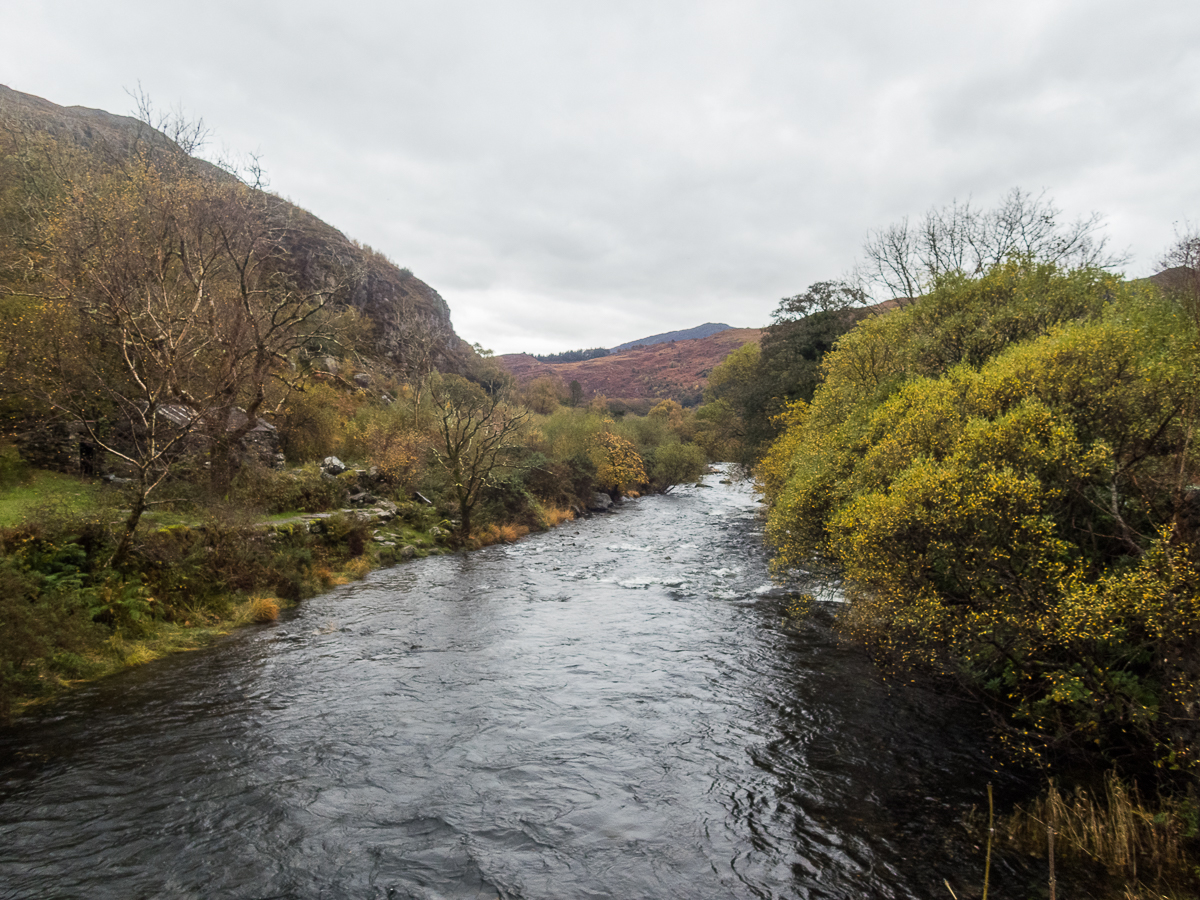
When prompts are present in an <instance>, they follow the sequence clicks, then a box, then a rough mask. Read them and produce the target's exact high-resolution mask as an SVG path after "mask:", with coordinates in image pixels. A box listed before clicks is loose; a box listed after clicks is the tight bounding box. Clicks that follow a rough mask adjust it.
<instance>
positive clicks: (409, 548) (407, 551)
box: [400, 544, 417, 559]
mask: <svg viewBox="0 0 1200 900" xmlns="http://www.w3.org/2000/svg"><path fill="white" fill-rule="evenodd" d="M416 555H417V548H416V547H414V546H413V545H412V544H405V545H404V546H403V547H401V548H400V558H401V559H412V558H413V557H414V556H416Z"/></svg>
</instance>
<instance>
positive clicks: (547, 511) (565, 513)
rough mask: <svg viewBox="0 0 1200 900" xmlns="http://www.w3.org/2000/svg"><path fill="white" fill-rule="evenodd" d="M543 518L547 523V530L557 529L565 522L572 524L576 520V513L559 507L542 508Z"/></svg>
mask: <svg viewBox="0 0 1200 900" xmlns="http://www.w3.org/2000/svg"><path fill="white" fill-rule="evenodd" d="M542 517H543V519H544V520H545V522H546V527H547V528H557V527H558V526H559V525H561V524H563V522H572V521H574V520H575V513H574V512H573V511H572V510H569V509H562V508H560V507H557V506H544V507H542Z"/></svg>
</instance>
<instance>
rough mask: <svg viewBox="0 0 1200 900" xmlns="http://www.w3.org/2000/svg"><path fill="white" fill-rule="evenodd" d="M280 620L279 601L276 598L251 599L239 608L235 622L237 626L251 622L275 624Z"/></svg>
mask: <svg viewBox="0 0 1200 900" xmlns="http://www.w3.org/2000/svg"><path fill="white" fill-rule="evenodd" d="M278 618H279V601H278V600H276V599H275V598H274V597H251V598H250V599H249V600H247V601H246V602H245V603H243V604H242V605H241V606H239V607H238V608H237V611H236V612H235V613H234V616H233V621H234V623H235V624H237V625H248V624H250V623H251V622H274V621H275V620H276V619H278Z"/></svg>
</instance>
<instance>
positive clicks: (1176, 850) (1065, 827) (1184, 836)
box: [1000, 772, 1197, 898]
mask: <svg viewBox="0 0 1200 900" xmlns="http://www.w3.org/2000/svg"><path fill="white" fill-rule="evenodd" d="M1196 826H1197V810H1196V808H1195V807H1194V806H1193V805H1192V804H1191V803H1189V802H1188V801H1186V800H1183V801H1176V800H1168V799H1160V800H1159V801H1158V803H1157V804H1156V808H1151V807H1149V806H1148V805H1147V804H1146V803H1145V802H1143V800H1142V798H1141V796H1140V795H1139V793H1138V790H1137V788H1136V786H1135V787H1132V788H1131V787H1129V786H1127V785H1125V784H1124V783H1123V782H1122V781H1121V780H1120V779H1119V778H1118V777H1117V775H1116V774H1115V773H1114V772H1109V773H1108V776H1107V778H1106V779H1105V785H1104V798H1103V799H1102V800H1100V799H1093V798H1092V797H1091V796H1089V795H1088V793H1087V791H1085V790H1083V789H1082V788H1076V789H1075V791H1074V793H1073V794H1070V795H1067V794H1064V793H1062V792H1061V791H1059V790H1058V787H1057V785H1055V784H1054V782H1053V781H1051V783H1050V787H1049V790H1048V791H1047V792H1046V794H1045V795H1044V796H1043V797H1041V798H1040V799H1038V800H1036V801H1035V802H1033V803H1032V804H1030V805H1029V806H1028V807H1027V808H1025V809H1022V808H1020V807H1018V808H1017V809H1016V811H1015V812H1014V813H1013V814H1012V816H1011V817H1010V818H1009V819H1008V820H1007V821H1006V822H1004V823H1003V824H1002V826H1001V829H1000V831H1001V833H1003V834H1005V835H1006V836H1007V837H1008V839H1009V841H1010V842H1012V843H1013V844H1015V845H1017V846H1018V847H1020V848H1021V849H1023V850H1025V851H1026V852H1031V853H1034V854H1036V855H1042V854H1044V853H1045V852H1046V847H1047V830H1048V828H1050V827H1053V829H1054V832H1055V835H1056V838H1055V847H1056V851H1055V852H1056V855H1057V856H1059V857H1061V858H1064V859H1068V860H1073V861H1076V862H1085V863H1093V864H1098V865H1100V866H1103V868H1104V869H1105V870H1106V871H1107V872H1108V874H1109V875H1110V876H1112V877H1114V878H1121V879H1125V880H1126V881H1127V884H1128V885H1132V886H1134V887H1132V888H1126V895H1127V896H1129V897H1131V898H1133V897H1146V898H1149V897H1158V896H1163V895H1160V894H1150V893H1145V892H1144V891H1142V893H1137V892H1136V891H1137V890H1139V889H1140V886H1139V878H1140V879H1142V880H1144V881H1153V882H1154V883H1155V884H1157V885H1182V884H1188V885H1189V886H1190V885H1191V882H1192V880H1193V878H1194V875H1195V872H1194V867H1193V864H1192V862H1191V861H1190V860H1189V856H1190V854H1189V847H1188V844H1189V843H1192V842H1194V840H1195V838H1196V830H1197V829H1196ZM1131 890H1132V891H1135V892H1134V893H1130V891H1131Z"/></svg>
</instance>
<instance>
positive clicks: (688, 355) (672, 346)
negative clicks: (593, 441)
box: [496, 328, 763, 405]
mask: <svg viewBox="0 0 1200 900" xmlns="http://www.w3.org/2000/svg"><path fill="white" fill-rule="evenodd" d="M762 334H763V332H762V329H759V328H726V329H725V330H722V331H719V332H717V333H716V334H711V335H709V336H708V337H703V338H695V339H692V340H682V341H680V340H677V341H668V342H666V343H660V344H652V345H650V346H642V347H638V348H636V349H631V350H624V351H621V352H616V353H613V354H611V355H609V356H604V357H601V358H599V359H587V360H582V361H580V362H570V363H544V362H539V361H538V360H537V359H535V358H534V357H532V356H530V355H529V354H528V353H509V354H505V355H503V356H498V357H496V362H498V363H499V364H500V365H501V366H502V367H503V368H504V369H505V370H506V371H508V372H511V373H512V374H513V375H514V376H515V377H516V379H517V380H518V381H519V382H522V383H524V382H528V381H532V380H533V379H535V378H543V377H549V378H554V379H557V380H558V381H560V382H561V383H562V384H563V386H564V387H565V386H566V385H569V384H570V383H571V382H572V381H578V382H579V384H580V386H581V387H582V388H583V392H584V396H585V397H593V396H595V395H597V394H603V395H604V396H606V397H609V398H610V399H622V400H635V399H637V400H654V399H667V398H670V399H673V400H678V401H679V402H680V403H683V404H685V405H694V404H696V403H698V402H699V401H700V399H701V397H702V396H703V394H704V386H705V384H707V381H708V373H709V372H710V371H712V368H713V366H715V365H716V364H717V363H719V362H720V361H721V360H723V359H724V358H725V357H726V356H728V355H729V354H730V353H732V352H733V351H734V350H736V349H737V348H738V347H741V346H742V345H744V344H748V343H751V342H754V343H757V342H758V341H759V339H760V338H761V336H762Z"/></svg>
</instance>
